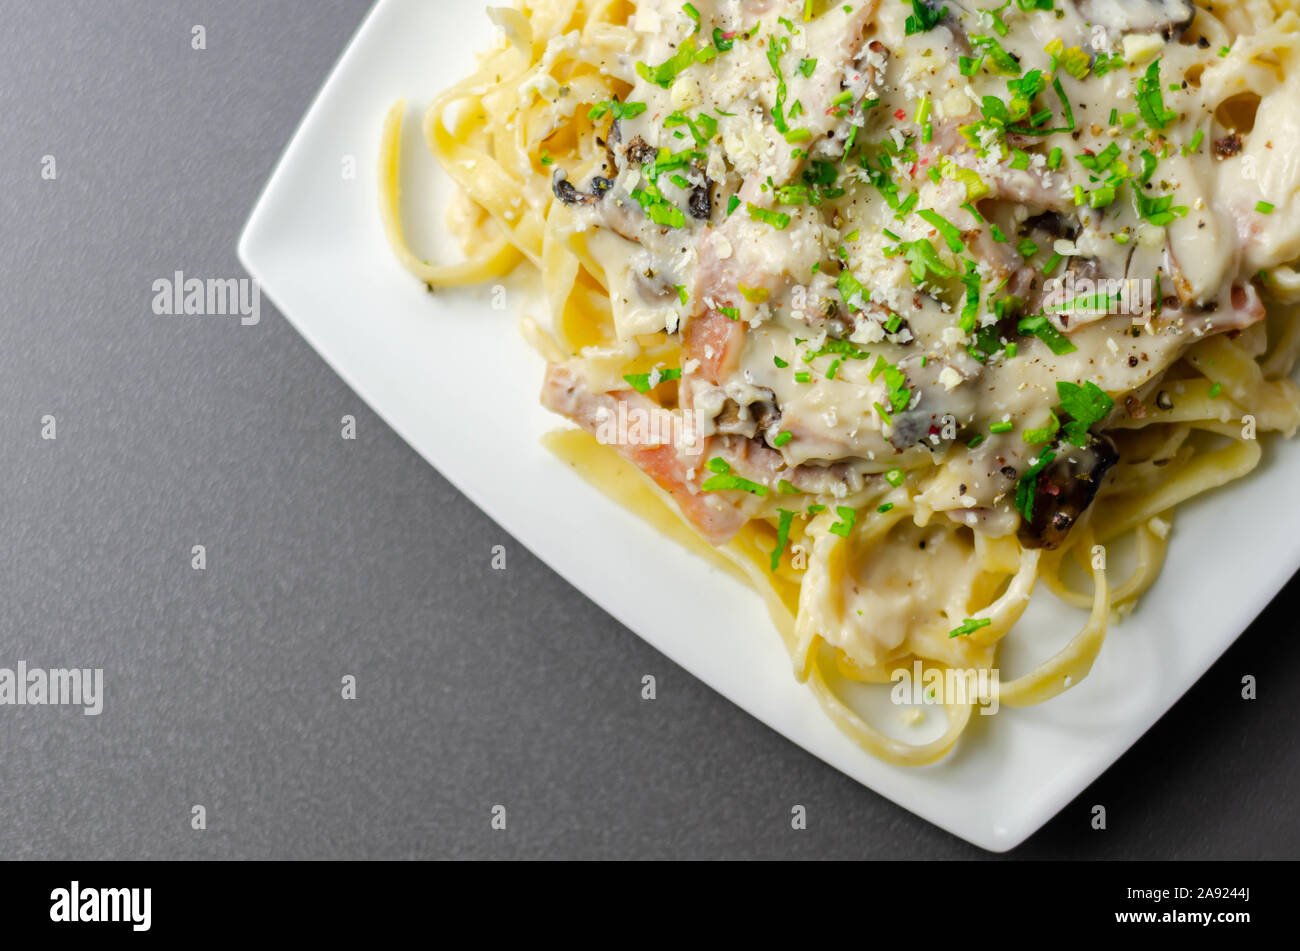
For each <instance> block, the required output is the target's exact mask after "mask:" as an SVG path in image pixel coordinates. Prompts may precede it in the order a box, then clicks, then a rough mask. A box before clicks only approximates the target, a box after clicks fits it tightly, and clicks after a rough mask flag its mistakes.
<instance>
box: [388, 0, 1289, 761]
mask: <svg viewBox="0 0 1300 951" xmlns="http://www.w3.org/2000/svg"><path fill="white" fill-rule="evenodd" d="M490 13H491V15H492V16H493V17H494V19H495V21H496V22H497V24H498V25H499V26H500V27H501V40H500V43H499V44H498V47H497V48H496V49H495V50H493V51H491V52H490V53H488V54H487V55H486V56H484V57H483V59H482V60H481V63H480V66H479V68H478V70H477V71H476V72H475V73H474V74H473V75H471V76H469V77H467V78H466V79H465V80H464V81H463V82H461V83H460V84H458V85H457V86H455V87H453V88H452V89H450V90H448V91H446V92H444V93H443V94H442V95H440V96H439V97H438V98H437V99H436V100H435V101H434V103H433V105H432V106H431V108H430V109H429V110H428V112H427V114H426V117H425V121H424V134H425V138H426V140H427V142H428V145H429V147H430V148H431V149H432V151H433V153H434V155H435V156H436V157H437V159H438V161H439V162H440V163H441V164H442V166H443V168H444V169H446V171H447V173H448V174H449V175H450V176H451V177H452V179H453V180H454V181H455V183H456V184H457V186H458V189H459V197H458V200H457V205H456V207H455V208H454V209H453V216H454V222H455V230H456V231H457V233H458V234H459V235H460V237H461V240H462V244H463V246H464V249H465V254H466V260H465V261H464V262H463V263H458V264H449V265H432V264H429V263H428V262H427V261H425V260H424V259H423V258H421V256H420V255H419V254H417V253H416V252H414V251H413V250H412V249H411V248H410V247H409V246H408V244H407V242H406V240H405V238H404V236H403V230H402V217H401V212H402V209H401V204H400V169H399V164H398V157H399V152H400V149H399V146H400V141H401V130H402V117H403V114H404V111H405V105H404V103H398V104H397V105H396V106H394V107H393V109H392V111H391V112H390V114H389V116H388V118H387V121H386V123H385V127H384V133H383V143H382V149H381V184H382V194H381V202H380V204H381V213H382V217H383V221H384V225H385V228H386V230H387V233H388V236H389V239H390V241H391V243H392V245H393V248H394V250H395V252H396V254H397V255H398V257H399V259H400V260H401V261H402V263H403V264H404V265H405V266H406V268H407V269H408V270H410V271H411V273H412V274H414V275H415V276H416V277H417V278H419V279H420V280H422V281H425V282H427V283H429V284H430V285H431V286H434V287H445V286H453V285H461V284H467V283H475V282H483V281H489V280H494V279H497V278H499V277H501V276H503V275H505V274H507V273H508V272H510V271H511V270H512V269H514V268H515V267H517V266H518V265H520V264H521V263H524V262H526V263H527V264H528V265H529V266H530V267H532V268H535V269H536V270H537V271H538V272H540V274H541V277H542V280H543V283H544V286H545V290H546V298H547V303H548V305H549V309H550V315H551V326H550V327H549V328H544V327H542V326H540V325H537V324H534V323H532V322H527V323H526V328H525V329H526V332H527V333H528V335H529V338H530V339H531V340H532V341H533V342H534V343H535V345H536V346H537V347H538V349H539V350H540V351H541V352H542V353H543V355H544V356H545V357H546V358H547V361H548V364H549V368H548V371H547V375H546V379H545V381H544V385H543V392H542V399H543V402H544V403H545V404H546V405H547V406H548V407H549V408H551V409H552V410H554V411H556V412H557V413H559V414H561V415H563V416H565V417H567V418H568V419H570V420H572V421H573V422H575V423H577V425H578V429H575V430H566V431H563V432H559V433H556V434H553V435H552V436H551V437H549V438H548V443H549V445H550V446H551V448H552V449H554V450H555V451H556V452H557V453H559V454H560V455H561V456H563V457H564V458H566V459H567V460H569V461H570V462H571V463H573V464H574V465H575V466H576V467H577V468H578V469H579V470H580V471H582V472H583V473H584V475H586V476H587V477H588V478H589V479H591V480H592V481H593V482H594V483H595V484H597V485H599V486H600V487H601V488H602V489H604V490H605V491H606V492H608V493H610V494H611V495H612V496H614V497H615V498H617V499H619V500H620V501H621V502H623V503H624V504H626V505H628V506H629V507H631V508H633V509H635V510H636V511H638V512H640V513H641V514H642V515H644V516H645V517H647V518H649V519H651V520H652V521H654V522H655V523H656V524H658V525H659V526H660V527H661V528H663V530H664V531H665V532H667V533H668V534H670V535H672V536H673V537H675V538H677V539H678V540H679V541H681V542H683V544H684V545H686V546H687V547H688V548H691V549H692V550H694V551H695V552H697V553H698V554H700V555H702V556H703V557H705V558H708V559H711V560H713V561H714V562H715V563H719V564H723V565H725V566H726V567H727V568H728V569H729V570H731V571H732V572H733V573H735V574H736V575H737V576H738V577H740V578H741V579H743V580H744V581H746V582H747V583H749V584H751V585H752V586H753V587H754V588H755V589H756V590H757V591H758V592H759V593H760V594H761V595H762V596H763V597H764V599H765V601H766V603H767V605H768V607H769V609H770V612H771V614H772V617H773V620H774V623H775V626H776V628H777V629H778V631H779V632H780V634H781V636H782V638H783V640H784V642H785V644H786V646H787V648H788V649H789V651H790V654H791V659H792V662H793V666H794V671H795V675H796V676H797V677H799V678H800V679H803V680H806V681H807V682H808V683H809V684H810V686H811V688H812V689H813V690H814V691H815V692H816V694H817V696H818V698H819V700H820V701H821V702H822V704H823V706H824V707H825V709H826V710H827V712H828V713H829V714H830V716H831V718H832V719H833V720H834V721H835V722H836V723H837V725H838V726H839V727H840V728H842V729H844V730H845V731H846V732H848V733H849V734H850V735H851V736H853V738H854V739H855V740H857V742H859V743H860V744H861V745H862V746H863V747H864V748H866V749H868V750H870V751H871V752H873V753H875V754H876V755H879V756H882V757H884V758H886V759H888V760H890V761H892V762H896V763H900V764H922V763H928V762H933V761H935V760H937V759H939V758H941V757H942V756H944V755H945V754H946V753H947V752H948V751H949V750H950V749H951V748H952V747H953V745H954V744H955V743H956V742H957V740H958V738H959V736H960V735H961V733H962V731H963V730H964V729H965V727H966V725H967V723H968V721H969V719H970V716H971V712H972V709H973V708H974V707H975V706H976V705H978V704H979V703H980V702H981V700H987V699H988V698H987V697H984V698H981V697H979V696H962V697H945V698H944V701H945V709H946V716H947V726H946V728H945V730H944V732H943V734H942V736H940V737H939V738H937V739H934V740H932V741H928V742H923V743H907V742H904V741H902V740H899V739H897V738H895V737H894V736H893V735H891V734H890V733H889V732H887V731H884V730H882V729H880V728H879V726H878V725H873V724H871V723H869V722H867V720H866V719H865V718H864V717H862V716H861V715H859V714H858V713H857V712H855V711H854V709H853V708H851V707H850V706H849V705H848V704H847V703H846V702H845V700H844V696H843V684H844V683H845V681H846V680H848V681H859V682H862V683H888V682H890V680H891V676H892V675H893V672H894V671H897V670H899V669H900V668H903V669H910V668H912V667H913V665H915V664H917V663H919V664H920V665H921V666H920V668H918V669H922V670H986V669H989V668H993V667H995V666H996V664H997V656H998V649H999V645H1000V642H1001V641H1002V639H1003V638H1004V637H1005V636H1006V635H1007V633H1008V632H1010V631H1011V630H1012V628H1013V627H1014V626H1015V625H1016V623H1017V621H1018V620H1019V619H1020V617H1021V615H1022V614H1023V612H1024V611H1025V608H1026V606H1027V605H1028V603H1029V601H1030V598H1031V595H1032V593H1033V591H1034V589H1035V587H1036V585H1037V582H1038V581H1039V580H1042V581H1043V582H1044V583H1045V584H1046V585H1047V586H1048V587H1049V588H1050V589H1051V590H1052V591H1053V592H1054V593H1055V594H1056V595H1058V596H1059V597H1061V598H1062V599H1064V600H1065V601H1066V602H1068V603H1070V604H1072V605H1074V606H1077V607H1080V608H1083V609H1085V610H1087V611H1088V620H1087V622H1086V623H1085V624H1084V626H1083V628H1082V629H1081V630H1080V631H1079V632H1078V633H1077V634H1076V635H1075V636H1074V637H1073V639H1072V640H1071V641H1070V642H1069V643H1068V645H1066V646H1065V647H1064V648H1062V649H1061V650H1059V651H1057V652H1056V653H1053V654H1050V655H1049V656H1046V657H1044V658H1043V659H1042V661H1041V663H1040V664H1039V665H1038V666H1037V667H1035V668H1034V669H1033V670H1031V671H1030V672H1029V673H1027V674H1024V675H1023V676H1020V677H1017V678H1015V679H1014V680H1011V681H1009V682H1003V683H1001V685H1000V690H999V695H998V701H999V702H1000V703H1002V704H1006V705H1010V706H1023V705H1028V704H1035V703H1041V702H1043V701H1045V700H1047V699H1050V698H1051V697H1053V696H1056V695H1057V694H1059V693H1061V692H1062V691H1064V690H1066V689H1068V688H1069V687H1070V686H1073V685H1074V684H1077V683H1078V682H1079V681H1080V680H1082V679H1083V677H1084V676H1085V675H1086V674H1087V673H1088V671H1089V670H1090V668H1091V666H1092V664H1093V661H1094V660H1095V658H1096V657H1097V655H1098V652H1099V651H1100V650H1101V647H1102V644H1103V641H1104V639H1105V635H1106V630H1107V625H1108V623H1109V622H1110V620H1111V619H1112V618H1113V617H1114V616H1115V615H1116V614H1117V613H1122V612H1124V611H1126V610H1128V609H1129V608H1131V606H1132V605H1133V604H1134V603H1135V602H1136V601H1137V599H1138V598H1139V597H1140V596H1141V595H1142V594H1143V593H1144V592H1145V591H1146V590H1147V589H1148V588H1149V587H1150V586H1151V584H1152V583H1153V582H1154V580H1155V579H1156V577H1157V575H1158V573H1159V571H1160V567H1161V564H1162V562H1163V559H1164V554H1165V548H1166V545H1167V543H1168V541H1169V538H1170V535H1171V532H1173V531H1174V524H1175V516H1174V513H1175V510H1176V509H1177V507H1178V506H1179V505H1180V504H1181V503H1183V502H1185V501H1187V500H1188V499H1191V498H1193V497H1195V496H1198V495H1201V494H1203V493H1205V492H1208V491H1210V490H1212V489H1214V488H1217V487H1219V486H1222V485H1224V484H1225V483H1227V482H1230V481H1232V480H1235V479H1238V478H1241V477H1242V476H1245V475H1246V474H1247V473H1249V472H1250V471H1251V470H1252V469H1253V468H1255V466H1256V465H1257V464H1258V463H1259V461H1260V458H1261V456H1262V449H1261V446H1260V442H1259V439H1258V437H1259V436H1260V435H1262V434H1264V433H1270V432H1277V433H1282V434H1285V435H1288V436H1289V435H1292V434H1294V432H1295V430H1296V428H1297V425H1300V391H1298V390H1297V387H1296V386H1295V385H1294V384H1293V383H1292V382H1291V381H1290V380H1289V378H1288V377H1289V374H1290V372H1291V370H1292V368H1293V366H1294V364H1295V362H1296V357H1297V354H1300V328H1298V327H1297V321H1296V319H1295V307H1296V305H1297V303H1300V268H1297V261H1298V260H1300V201H1298V200H1297V191H1300V120H1298V119H1297V113H1296V111H1295V110H1296V105H1295V104H1296V103H1297V102H1300V2H1284V0H1242V2H1237V3H1226V2H1221V3H1220V2H1216V3H1199V4H1195V5H1194V4H1193V3H1191V2H1190V0H1125V2H1121V0H1005V2H1002V3H1001V4H998V3H996V2H995V0H986V3H985V4H983V5H982V4H980V3H975V2H970V0H944V2H938V0H925V2H922V0H915V2H913V0H849V2H835V3H831V2H828V0H789V2H781V0H693V2H691V3H685V4H682V3H677V2H675V0H637V2H629V0H611V2H602V0H538V2H531V3H529V2H525V3H523V4H522V6H520V7H518V8H502V9H495V10H492V11H490ZM1117 545H1128V546H1129V547H1131V548H1132V558H1131V559H1130V560H1131V561H1132V562H1133V565H1134V567H1133V570H1132V571H1131V572H1126V573H1125V574H1126V576H1125V577H1119V578H1116V577H1113V576H1112V575H1113V574H1114V565H1115V562H1116V561H1117V559H1114V558H1110V559H1108V557H1107V555H1108V552H1111V551H1112V550H1114V548H1115V546H1117ZM1108 569H1109V570H1108Z"/></svg>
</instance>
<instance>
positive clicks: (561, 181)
mask: <svg viewBox="0 0 1300 951" xmlns="http://www.w3.org/2000/svg"><path fill="white" fill-rule="evenodd" d="M613 187H614V182H613V181H612V180H611V179H608V178H603V177H601V176H600V175H597V176H595V177H594V178H592V180H591V194H588V193H586V192H580V191H578V189H577V188H575V187H574V186H573V183H572V182H571V181H569V173H568V172H566V171H565V170H564V169H562V168H557V169H556V170H555V175H554V177H553V178H552V179H551V191H552V192H554V193H555V197H556V198H558V199H559V200H560V201H562V202H564V203H565V204H566V205H592V204H595V203H596V202H598V201H600V200H601V199H602V198H604V197H605V192H607V191H609V190H610V189H611V188H613Z"/></svg>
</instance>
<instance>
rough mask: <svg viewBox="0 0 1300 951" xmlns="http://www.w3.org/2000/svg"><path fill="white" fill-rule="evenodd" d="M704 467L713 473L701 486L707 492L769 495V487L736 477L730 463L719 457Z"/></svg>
mask: <svg viewBox="0 0 1300 951" xmlns="http://www.w3.org/2000/svg"><path fill="white" fill-rule="evenodd" d="M704 467H705V468H706V469H708V470H709V471H710V472H712V473H713V475H711V476H709V477H708V478H707V479H705V480H704V484H703V485H702V486H700V488H701V489H703V490H704V491H705V492H748V493H749V494H750V495H759V496H763V495H767V486H765V485H759V484H758V483H757V482H751V481H750V480H749V479H746V478H743V477H742V476H738V475H734V474H733V473H732V471H731V466H730V465H729V464H728V462H727V461H726V460H725V459H723V458H721V457H719V456H714V457H713V458H712V459H710V460H709V461H708V462H706V463H705V464H704Z"/></svg>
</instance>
